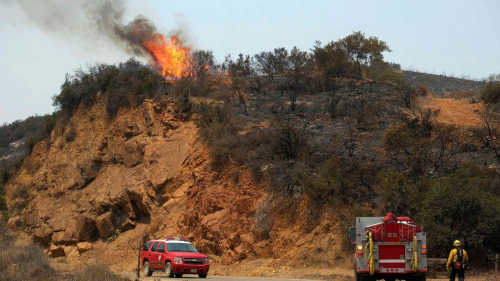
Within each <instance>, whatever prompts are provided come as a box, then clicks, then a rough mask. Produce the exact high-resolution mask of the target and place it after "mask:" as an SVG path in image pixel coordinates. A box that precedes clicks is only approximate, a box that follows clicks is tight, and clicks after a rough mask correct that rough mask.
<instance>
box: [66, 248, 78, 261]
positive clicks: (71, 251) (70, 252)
mask: <svg viewBox="0 0 500 281" xmlns="http://www.w3.org/2000/svg"><path fill="white" fill-rule="evenodd" d="M63 251H64V255H65V256H66V257H68V258H73V257H79V256H80V252H79V251H78V249H77V247H76V246H65V247H64V248H63Z"/></svg>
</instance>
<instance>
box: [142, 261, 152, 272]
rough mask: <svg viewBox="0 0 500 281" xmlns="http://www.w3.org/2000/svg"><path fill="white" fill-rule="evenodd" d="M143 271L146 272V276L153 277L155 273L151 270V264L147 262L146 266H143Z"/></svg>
mask: <svg viewBox="0 0 500 281" xmlns="http://www.w3.org/2000/svg"><path fill="white" fill-rule="evenodd" d="M142 269H143V270H144V275H146V276H151V275H152V274H153V271H152V270H151V268H149V262H148V261H145V262H144V264H143V265H142Z"/></svg>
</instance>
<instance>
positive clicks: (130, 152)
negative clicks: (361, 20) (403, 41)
mask: <svg viewBox="0 0 500 281" xmlns="http://www.w3.org/2000/svg"><path fill="white" fill-rule="evenodd" d="M367 82H369V81H365V82H363V81H361V82H357V83H358V84H357V86H355V87H352V86H348V85H347V84H346V85H344V86H341V88H340V90H339V93H342V94H341V95H342V97H341V99H342V100H343V102H344V105H343V108H345V109H344V110H345V111H341V110H340V109H339V110H338V116H339V117H337V118H333V119H332V115H331V114H330V113H328V111H326V110H322V109H323V108H327V107H328V102H329V100H330V99H331V97H330V96H329V95H328V93H325V94H324V95H317V94H315V95H304V96H302V97H301V98H300V99H299V100H298V108H299V109H298V111H297V112H296V113H295V114H294V115H296V117H298V118H299V119H298V120H301V119H302V120H308V121H307V122H308V127H307V130H308V131H309V132H310V134H311V135H312V136H313V138H314V139H315V140H316V142H318V143H319V144H320V145H322V144H327V143H330V144H331V145H333V147H332V148H333V149H335V151H336V152H335V153H337V154H338V155H345V156H344V157H345V158H344V160H341V161H347V162H348V163H347V164H346V169H347V173H349V174H350V178H347V179H346V180H347V181H348V182H349V184H350V187H349V188H351V189H352V190H358V192H356V193H357V194H358V195H356V193H350V192H348V196H349V197H350V198H349V197H344V198H345V199H342V200H348V201H350V200H352V199H355V198H356V197H351V196H368V197H366V198H365V199H363V200H362V201H361V202H366V203H362V204H359V205H355V206H354V208H342V207H341V208H337V207H335V206H338V207H340V206H345V205H344V204H345V203H342V201H338V203H335V204H334V205H332V207H333V208H332V207H327V206H325V207H324V208H323V207H321V209H320V210H317V211H314V213H311V212H312V210H314V208H313V209H311V202H310V201H309V200H308V198H307V197H302V196H300V195H299V194H298V193H297V194H296V195H295V198H296V199H297V200H292V201H288V200H285V198H286V197H285V198H283V197H275V196H274V195H273V193H272V190H273V189H269V185H270V184H272V183H273V181H272V180H271V181H268V180H258V179H256V178H255V175H253V174H252V167H251V166H252V164H250V165H237V164H236V162H234V161H231V163H232V164H230V165H227V166H225V167H224V168H223V170H222V171H217V170H216V169H214V163H213V161H214V160H213V158H212V157H211V156H210V155H211V149H210V146H208V145H207V144H206V143H204V142H203V141H202V139H201V138H200V129H199V127H198V126H197V125H196V124H195V121H196V120H197V119H199V118H200V117H197V116H198V115H196V114H195V115H193V116H192V117H187V118H186V115H185V114H183V113H182V112H180V111H179V110H178V109H176V106H175V104H176V101H175V99H172V98H170V97H168V96H167V97H164V98H162V99H160V100H146V101H145V102H144V103H143V104H142V105H141V106H138V107H137V108H131V109H122V110H120V111H119V112H118V114H117V116H116V117H115V118H114V119H112V120H109V119H107V117H106V106H105V102H104V100H103V99H102V97H101V98H100V99H98V100H97V101H96V102H95V104H94V105H93V106H92V107H91V108H86V107H83V106H80V108H79V109H78V110H77V111H76V113H75V114H74V115H73V116H72V117H71V119H70V120H69V122H68V124H67V125H66V128H63V127H62V126H61V124H58V126H56V128H55V129H54V131H53V132H52V135H51V136H50V138H48V139H46V140H44V141H42V142H40V143H38V144H37V145H36V146H35V147H34V149H33V152H32V153H31V156H30V157H29V158H28V159H27V160H26V161H25V162H24V164H23V166H22V168H21V170H20V171H19V172H18V173H17V174H16V175H15V177H14V178H13V179H11V180H10V181H9V183H8V184H7V192H6V198H7V199H8V205H9V208H10V210H11V216H12V217H11V219H10V220H9V225H10V226H12V227H15V228H18V229H21V230H23V231H25V232H27V233H29V234H31V235H32V237H33V239H35V240H36V241H38V242H40V243H42V244H43V245H46V247H47V253H48V254H49V255H50V256H51V257H59V256H66V257H67V259H68V261H69V263H70V264H71V265H74V266H77V265H78V264H82V263H83V264H88V263H92V262H93V261H94V260H95V259H97V260H100V261H103V262H105V263H108V264H110V265H111V268H112V269H113V270H115V271H131V270H132V269H133V268H134V267H135V260H136V253H137V249H138V247H139V245H138V244H139V241H140V239H141V238H142V237H143V236H144V235H149V237H151V238H158V237H162V236H166V235H181V236H186V237H188V238H189V240H190V241H193V242H194V244H195V245H196V246H197V247H199V248H202V249H203V250H204V251H205V252H207V253H209V255H210V256H211V258H212V260H213V261H214V263H215V264H216V265H217V264H221V265H227V264H233V263H235V262H239V261H247V262H250V261H252V260H256V259H258V260H262V261H265V260H266V259H271V262H270V263H269V262H264V264H265V265H263V266H270V264H275V265H276V266H278V264H280V265H283V266H296V265H298V264H302V265H305V264H308V265H313V264H314V265H323V266H334V267H339V266H341V265H344V264H346V263H348V260H349V259H348V257H349V255H347V254H345V252H344V251H345V250H346V249H349V247H348V245H347V244H346V238H345V236H346V235H345V233H346V227H347V226H348V225H349V224H350V221H351V220H352V218H353V215H354V214H355V212H378V211H377V209H379V210H380V209H382V208H383V204H381V205H379V206H376V207H375V208H374V209H372V211H369V209H371V208H372V207H369V205H367V204H368V202H370V201H371V200H372V199H373V200H383V198H381V197H380V196H378V195H376V194H377V193H378V191H375V190H373V188H376V186H366V185H367V184H371V182H373V177H376V174H377V169H381V168H382V167H389V166H390V165H389V163H390V160H389V159H388V158H387V157H388V156H387V155H386V154H384V153H380V150H381V149H383V146H384V144H383V134H384V131H385V130H386V129H387V128H388V126H390V125H391V124H393V123H395V122H398V120H399V119H400V118H402V117H403V116H405V114H409V115H408V116H411V115H412V114H414V113H411V112H408V113H404V112H407V109H405V107H404V103H403V102H402V101H400V100H398V90H397V89H398V88H397V87H396V86H393V85H391V84H386V83H376V84H372V83H371V82H370V83H367ZM192 102H193V103H196V102H198V103H208V104H210V103H212V104H218V103H219V102H218V101H216V100H211V99H207V98H193V101H192ZM228 104H229V105H231V107H232V110H234V113H235V118H236V119H235V120H237V121H236V122H237V123H238V124H240V126H241V127H240V128H241V129H240V131H239V134H240V135H248V136H250V135H251V133H252V132H255V131H259V130H265V129H267V128H270V126H271V127H272V126H276V124H277V123H275V119H276V114H278V116H279V113H280V112H282V113H285V112H286V108H287V106H288V105H287V102H286V97H283V96H280V95H279V93H278V92H273V93H272V94H271V93H270V94H265V95H262V94H257V93H251V92H247V93H246V105H247V107H248V113H247V114H244V109H243V107H242V105H241V104H239V103H237V102H233V101H231V100H229V101H228ZM417 104H418V106H417V107H421V108H427V107H430V108H440V109H441V111H440V113H439V115H438V116H437V120H438V121H440V122H443V123H450V124H456V125H460V126H462V127H463V128H464V130H470V129H477V128H479V127H480V126H481V122H479V121H478V118H477V114H476V113H477V112H478V111H479V110H481V104H472V105H471V104H468V103H465V102H462V101H457V100H447V99H439V98H434V97H431V96H428V97H420V98H419V99H418V100H417ZM356 106H357V107H356ZM349 108H351V109H349ZM353 108H354V110H356V109H357V110H363V111H362V112H364V113H365V114H367V113H370V112H373V113H370V114H375V112H377V113H376V114H375V115H374V116H376V118H370V119H366V118H363V116H361V115H356V111H354V112H353V111H352V110H353ZM372 110H375V111H372ZM342 112H343V113H342ZM457 114H459V116H460V117H459V118H457ZM281 116H286V115H281ZM341 116H344V117H341ZM356 116H357V117H356ZM353 117H355V118H357V119H356V120H357V121H356V122H357V123H355V124H357V128H356V127H352V126H353V125H354V123H351V122H350V121H349V120H352V119H350V118H353ZM464 120H469V121H466V122H464ZM270 124H273V125H270ZM278 124H279V123H278ZM219 136H220V137H222V135H219ZM353 146H354V147H353ZM463 157H465V158H463V159H464V160H465V159H469V160H470V159H472V158H471V157H470V156H466V155H464V156H463ZM488 158H489V156H487V155H486V154H484V153H479V152H476V156H474V161H476V162H478V163H482V162H485V161H488V160H487V159H488ZM363 159H371V160H370V161H369V162H367V161H364V160H363ZM351 162H352V163H353V165H352V164H350V163H351ZM363 163H364V164H363ZM356 165H358V168H356ZM359 165H361V166H359ZM363 165H367V166H363ZM261 169H265V168H264V167H261ZM356 169H357V170H356ZM346 175H347V174H346ZM275 190H276V189H275ZM279 198H282V199H279ZM369 198H372V199H369ZM376 198H378V199H376ZM280 200H285V201H283V203H280ZM355 200H356V199H355ZM280 205H281V206H280ZM291 208H294V209H295V210H292V209H291ZM342 209H344V210H342ZM356 210H357V211H356ZM312 214H318V216H317V217H316V218H315V219H314V220H313V221H311V215H312ZM87 242H90V244H88V243H87ZM272 261H274V262H272ZM215 270H217V266H215ZM219 272H220V273H224V270H223V269H222V267H221V269H219ZM226 274H229V273H228V272H226Z"/></svg>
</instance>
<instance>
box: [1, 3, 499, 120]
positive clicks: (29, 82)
mask: <svg viewBox="0 0 500 281" xmlns="http://www.w3.org/2000/svg"><path fill="white" fill-rule="evenodd" d="M17 1H24V2H25V3H26V2H27V3H30V2H33V3H34V4H36V5H34V6H43V4H40V3H44V2H40V1H39V0H17ZM45 1H49V2H55V3H57V2H59V3H60V5H58V6H57V7H58V8H57V9H59V8H61V9H63V11H64V9H73V11H72V12H71V13H68V14H67V16H64V15H65V14H62V16H61V13H59V14H58V17H57V19H58V20H56V19H55V18H54V21H53V22H50V23H47V22H45V24H46V25H50V24H52V25H57V24H58V23H59V22H61V21H64V22H65V24H63V26H58V27H57V28H58V29H60V30H58V32H49V31H48V30H47V28H44V26H42V25H40V24H39V23H36V22H35V21H32V20H29V19H28V17H27V16H26V14H25V12H24V11H23V10H22V9H20V7H19V6H18V5H16V3H15V0H0V18H1V19H2V20H1V21H0V124H3V123H10V122H12V121H14V120H17V119H25V118H26V117H28V116H31V115H35V114H39V115H43V114H46V113H51V112H53V111H54V108H53V107H52V99H51V98H52V96H54V95H56V94H59V90H60V86H61V84H62V83H63V82H64V76H65V74H66V73H73V71H74V70H75V69H76V68H78V67H85V65H86V64H87V63H91V62H107V63H119V62H124V61H126V60H127V59H128V58H129V57H130V55H129V54H127V53H125V52H124V51H122V50H120V49H119V48H117V47H116V45H114V44H112V43H111V42H110V41H109V40H106V39H105V38H103V37H98V36H92V34H90V33H88V32H86V28H87V27H86V26H85V25H86V22H85V21H83V23H82V21H81V20H82V19H83V18H85V16H84V13H83V11H82V10H81V9H80V7H79V6H78V5H76V4H75V5H74V6H71V4H70V3H78V2H82V1H84V0H79V1H76V2H73V1H65V0H45ZM89 1H96V0H89ZM100 1H104V0H100ZM106 1H111V2H120V1H121V0H106ZM123 1H126V0H123ZM35 2H36V3H35ZM127 3H128V9H127V11H126V13H125V18H124V22H123V24H126V23H128V22H129V21H130V20H132V19H134V18H135V16H137V15H139V14H143V15H144V16H146V17H148V18H149V19H151V20H152V21H153V22H154V23H155V25H156V27H157V28H158V29H159V31H160V32H162V33H164V34H167V33H169V32H170V31H171V30H174V29H176V28H178V27H179V25H181V26H182V27H183V28H184V30H186V29H187V30H188V31H189V32H188V33H189V35H190V36H189V43H190V44H191V45H192V46H193V47H195V48H198V49H207V50H212V51H213V52H214V54H215V55H216V58H217V59H218V60H219V61H222V60H223V58H224V56H225V55H226V54H232V55H233V56H235V55H237V54H238V53H243V54H249V55H254V54H256V53H259V52H261V51H270V50H273V49H274V48H277V47H286V48H287V49H289V50H290V49H291V48H293V47H294V46H297V47H298V48H300V49H301V50H305V51H308V50H309V49H310V48H311V47H312V46H313V45H314V42H315V41H316V40H320V41H321V42H323V43H324V44H325V43H328V42H330V41H336V40H338V39H341V38H343V37H345V36H347V35H349V34H351V33H352V32H353V31H362V32H364V33H365V35H366V36H367V37H369V36H377V37H378V38H379V39H380V40H383V41H385V42H386V43H387V44H388V45H389V47H390V48H391V49H392V50H393V52H392V53H386V54H385V59H386V61H391V62H395V63H399V64H401V66H402V67H403V68H404V69H408V68H412V69H413V70H418V71H424V72H430V73H436V74H443V73H446V74H447V75H452V74H453V75H455V76H462V75H468V76H470V77H471V78H485V77H487V76H488V75H489V74H492V73H500V17H499V16H498V15H500V1H498V0H482V1H481V0H470V1H464V0H450V1H447V0H439V1H436V0H419V1H410V0H407V1H404V0H378V1H377V0H366V1H353V0H349V1H333V0H323V1H320V0H304V1H302V0H295V1H293V0H248V1H244V0H233V1H229V0H226V1H223V0H211V1H204V0H197V1H194V0H181V1H171V0H168V1H167V0H142V1H140V0H130V1H129V2H127ZM42 8H43V7H37V8H36V9H42ZM59 12H60V11H59ZM37 14H38V13H37V12H36V13H35V16H36V15H37ZM32 16H33V15H32ZM87 23H88V22H87ZM64 27H65V28H64Z"/></svg>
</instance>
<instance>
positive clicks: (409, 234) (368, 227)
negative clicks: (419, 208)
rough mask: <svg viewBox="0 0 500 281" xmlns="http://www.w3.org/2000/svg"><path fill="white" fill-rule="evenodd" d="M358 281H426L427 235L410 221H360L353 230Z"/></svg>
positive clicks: (392, 217)
mask: <svg viewBox="0 0 500 281" xmlns="http://www.w3.org/2000/svg"><path fill="white" fill-rule="evenodd" d="M351 242H352V243H353V245H355V247H356V248H355V252H354V273H355V275H356V281H372V280H380V279H384V280H386V281H394V280H396V279H398V280H407V281H425V280H426V277H425V274H426V273H427V244H426V233H425V232H423V231H422V227H421V226H420V225H419V224H417V223H415V222H414V221H413V220H412V219H410V218H408V217H397V216H396V215H394V214H391V213H388V214H387V215H386V216H385V217H357V218H356V227H355V228H351Z"/></svg>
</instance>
